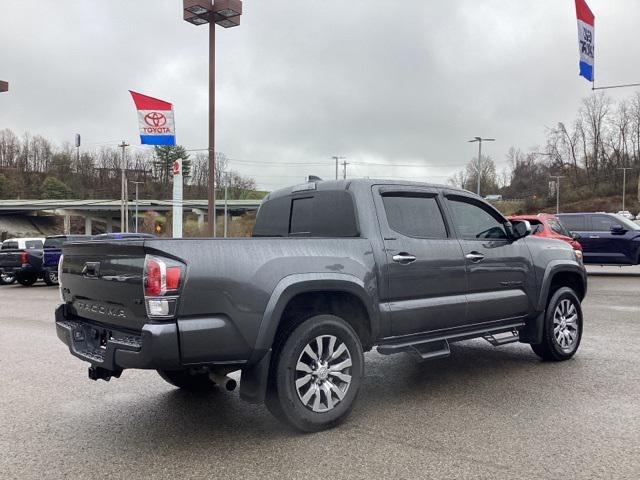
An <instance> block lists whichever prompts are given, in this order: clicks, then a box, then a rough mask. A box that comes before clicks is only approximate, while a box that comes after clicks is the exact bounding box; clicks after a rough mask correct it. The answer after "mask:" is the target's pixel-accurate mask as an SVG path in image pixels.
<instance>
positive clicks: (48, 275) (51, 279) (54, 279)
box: [42, 270, 58, 287]
mask: <svg viewBox="0 0 640 480" xmlns="http://www.w3.org/2000/svg"><path fill="white" fill-rule="evenodd" d="M42 279H43V280H44V283H46V284H47V285H49V286H50V287H51V286H54V285H58V272H54V271H51V270H47V271H46V272H44V277H43V278H42Z"/></svg>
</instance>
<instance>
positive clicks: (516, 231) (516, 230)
mask: <svg viewBox="0 0 640 480" xmlns="http://www.w3.org/2000/svg"><path fill="white" fill-rule="evenodd" d="M527 235H531V224H530V223H529V222H528V221H527V220H515V221H513V222H511V237H512V238H513V240H519V239H521V238H524V237H526V236H527Z"/></svg>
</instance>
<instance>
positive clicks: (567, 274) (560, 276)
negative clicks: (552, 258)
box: [538, 262, 587, 312]
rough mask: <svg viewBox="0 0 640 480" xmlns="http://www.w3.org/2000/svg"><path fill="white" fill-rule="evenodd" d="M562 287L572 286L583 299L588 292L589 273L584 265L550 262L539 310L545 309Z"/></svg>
mask: <svg viewBox="0 0 640 480" xmlns="http://www.w3.org/2000/svg"><path fill="white" fill-rule="evenodd" d="M560 287H571V288H572V289H573V290H574V291H575V292H576V295H578V298H579V299H580V301H582V300H583V299H584V297H585V296H586V294H587V275H586V272H585V270H584V267H583V266H581V265H578V264H577V263H576V264H575V265H574V264H572V263H569V264H568V263H566V262H553V263H550V264H549V265H548V266H547V268H546V270H545V272H544V277H543V280H542V285H541V289H540V297H539V299H538V311H539V312H542V311H544V310H545V308H546V307H547V302H548V301H549V299H550V298H551V296H552V295H553V293H554V292H555V291H556V290H558V289H559V288H560Z"/></svg>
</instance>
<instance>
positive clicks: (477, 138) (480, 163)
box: [469, 137, 496, 196]
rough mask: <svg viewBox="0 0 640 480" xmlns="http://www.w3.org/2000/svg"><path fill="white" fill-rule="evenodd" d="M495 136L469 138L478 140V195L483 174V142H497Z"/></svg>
mask: <svg viewBox="0 0 640 480" xmlns="http://www.w3.org/2000/svg"><path fill="white" fill-rule="evenodd" d="M495 141H496V139H495V138H482V137H473V140H469V143H476V142H478V189H477V191H476V193H477V194H478V196H479V195H480V177H481V175H482V142H495Z"/></svg>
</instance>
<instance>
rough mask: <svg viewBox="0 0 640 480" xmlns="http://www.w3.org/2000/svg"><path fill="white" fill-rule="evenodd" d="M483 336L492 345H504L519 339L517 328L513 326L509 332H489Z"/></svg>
mask: <svg viewBox="0 0 640 480" xmlns="http://www.w3.org/2000/svg"><path fill="white" fill-rule="evenodd" d="M482 338H484V339H485V340H486V341H487V342H489V343H490V344H491V345H493V346H494V347H499V346H500V345H506V344H507V343H514V342H517V341H519V340H520V334H519V333H518V330H516V329H515V328H514V329H513V330H511V331H509V332H503V333H495V334H494V333H489V334H487V335H484V336H483V337H482Z"/></svg>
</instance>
